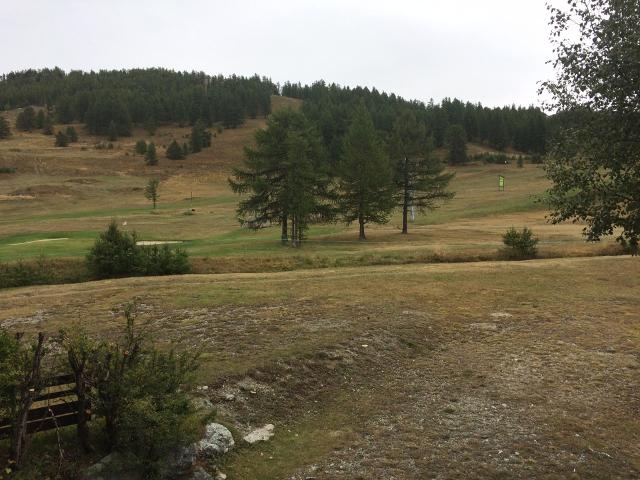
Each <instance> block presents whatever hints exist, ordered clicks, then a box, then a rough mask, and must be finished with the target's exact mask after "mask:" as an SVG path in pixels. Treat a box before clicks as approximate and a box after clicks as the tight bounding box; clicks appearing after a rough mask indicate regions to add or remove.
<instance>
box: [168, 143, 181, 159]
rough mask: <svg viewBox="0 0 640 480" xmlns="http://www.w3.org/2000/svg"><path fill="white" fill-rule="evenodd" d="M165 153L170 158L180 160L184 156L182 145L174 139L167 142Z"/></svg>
mask: <svg viewBox="0 0 640 480" xmlns="http://www.w3.org/2000/svg"><path fill="white" fill-rule="evenodd" d="M166 154H167V158H168V159H170V160H182V159H183V158H184V152H183V150H182V147H181V146H180V145H179V144H178V142H176V141H175V140H174V141H172V142H171V143H170V144H169V147H168V148H167V151H166Z"/></svg>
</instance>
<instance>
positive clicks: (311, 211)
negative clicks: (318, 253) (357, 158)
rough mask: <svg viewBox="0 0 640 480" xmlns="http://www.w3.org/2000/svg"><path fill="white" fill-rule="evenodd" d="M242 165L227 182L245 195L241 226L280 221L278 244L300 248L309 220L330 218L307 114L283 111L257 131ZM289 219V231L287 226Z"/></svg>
mask: <svg viewBox="0 0 640 480" xmlns="http://www.w3.org/2000/svg"><path fill="white" fill-rule="evenodd" d="M245 155H246V158H245V166H244V168H243V169H234V172H233V175H234V178H233V179H229V184H230V185H231V188H232V189H233V191H234V192H236V193H240V194H248V197H247V198H245V199H243V200H242V201H241V202H240V204H239V205H238V219H239V220H240V223H241V225H246V226H248V227H249V228H253V229H258V228H263V227H266V226H269V225H272V224H278V223H279V224H280V227H281V231H282V237H281V238H282V243H283V244H285V243H287V242H288V239H289V231H291V238H292V245H294V246H299V245H300V243H301V242H302V240H303V237H304V232H305V230H306V228H307V227H308V225H309V223H311V222H312V221H322V220H328V219H330V218H332V216H333V214H334V211H333V209H332V207H331V205H330V202H329V201H328V200H329V198H330V194H329V191H328V189H329V176H328V175H327V168H326V167H327V164H326V161H325V152H324V149H323V148H322V141H321V139H320V136H319V134H318V133H317V132H316V130H315V129H314V128H312V126H311V125H310V124H309V122H308V120H307V119H306V118H305V116H304V115H303V114H302V113H300V112H298V111H295V110H292V109H282V110H279V111H278V112H276V113H274V114H272V115H271V116H269V117H268V119H267V127H266V129H264V130H258V131H257V132H256V148H246V149H245ZM289 222H291V230H289Z"/></svg>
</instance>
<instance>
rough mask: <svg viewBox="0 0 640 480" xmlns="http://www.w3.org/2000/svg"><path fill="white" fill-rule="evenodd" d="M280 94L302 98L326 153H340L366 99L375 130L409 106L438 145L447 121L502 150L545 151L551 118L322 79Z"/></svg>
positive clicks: (535, 111) (386, 129) (387, 127)
mask: <svg viewBox="0 0 640 480" xmlns="http://www.w3.org/2000/svg"><path fill="white" fill-rule="evenodd" d="M282 94H283V95H286V96H289V97H295V98H302V99H304V104H303V110H304V113H305V114H306V115H307V117H308V118H309V119H310V120H311V121H312V122H314V123H315V124H316V126H317V128H318V130H319V131H321V132H322V135H323V137H324V142H325V145H326V147H327V149H328V151H329V157H330V158H335V159H337V158H339V157H340V149H341V146H342V138H343V137H344V135H345V133H346V130H347V128H348V126H349V118H350V117H351V115H352V112H353V110H354V109H355V108H356V106H357V105H358V103H359V102H362V101H363V102H364V103H365V105H366V107H367V109H368V110H369V113H371V115H372V117H373V123H374V125H375V127H376V129H377V130H378V131H381V132H383V133H384V134H386V135H390V134H391V131H392V129H393V120H394V118H395V117H396V116H397V115H398V114H399V113H400V112H401V111H402V110H404V109H410V110H412V111H413V112H414V114H415V115H416V118H420V119H423V120H424V122H425V125H426V128H427V135H428V136H430V137H433V141H434V145H435V146H436V147H443V146H445V144H446V132H447V129H448V127H449V126H450V125H456V124H457V125H461V126H463V127H464V130H465V134H466V137H467V140H468V141H469V142H477V143H483V144H487V145H489V146H491V147H493V148H498V149H504V148H506V147H507V146H512V147H514V148H515V149H517V150H520V151H523V152H531V153H544V151H545V144H546V139H547V135H548V130H549V126H548V124H549V120H548V119H547V116H546V115H545V113H544V112H542V111H541V110H540V109H539V108H534V107H527V108H522V107H518V108H516V107H514V106H509V107H503V108H488V107H485V106H483V105H481V104H472V103H469V102H466V103H465V102H462V101H460V100H458V99H455V98H454V99H450V98H445V99H444V100H442V102H441V103H440V104H435V103H434V102H429V103H427V104H423V103H421V102H415V101H413V102H411V101H407V100H405V99H403V98H401V97H398V96H396V95H393V94H392V95H387V94H385V93H380V92H379V91H377V90H376V89H375V88H374V89H372V90H369V89H366V88H348V87H341V86H339V85H335V84H331V85H327V84H325V83H324V82H323V81H319V82H315V83H314V84H313V85H305V86H302V85H300V84H292V83H288V82H287V83H285V84H284V85H283V87H282Z"/></svg>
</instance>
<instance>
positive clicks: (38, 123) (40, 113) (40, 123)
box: [35, 108, 44, 129]
mask: <svg viewBox="0 0 640 480" xmlns="http://www.w3.org/2000/svg"><path fill="white" fill-rule="evenodd" d="M35 127H36V128H39V129H40V128H43V127H44V109H42V108H41V109H40V110H38V114H37V115H36V120H35Z"/></svg>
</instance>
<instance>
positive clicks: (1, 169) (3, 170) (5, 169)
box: [0, 167, 16, 173]
mask: <svg viewBox="0 0 640 480" xmlns="http://www.w3.org/2000/svg"><path fill="white" fill-rule="evenodd" d="M0 173H16V169H15V168H14V167H0Z"/></svg>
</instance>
